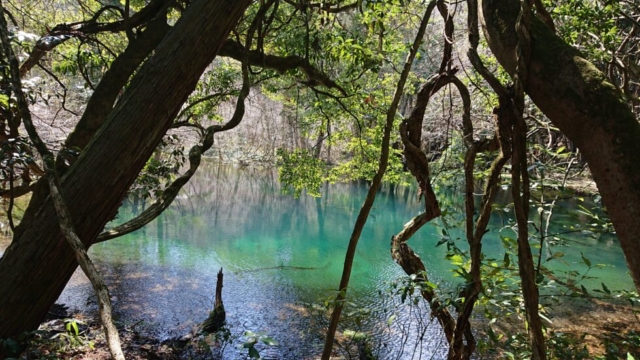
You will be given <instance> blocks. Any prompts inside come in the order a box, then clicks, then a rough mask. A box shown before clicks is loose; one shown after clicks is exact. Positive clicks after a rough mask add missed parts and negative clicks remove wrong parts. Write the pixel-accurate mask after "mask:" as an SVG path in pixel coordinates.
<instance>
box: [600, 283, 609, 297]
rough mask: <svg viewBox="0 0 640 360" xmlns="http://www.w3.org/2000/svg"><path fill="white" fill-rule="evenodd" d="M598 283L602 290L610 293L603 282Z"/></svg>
mask: <svg viewBox="0 0 640 360" xmlns="http://www.w3.org/2000/svg"><path fill="white" fill-rule="evenodd" d="M600 284H601V285H602V290H603V291H604V292H606V293H607V294H608V295H611V290H609V288H608V287H607V286H606V285H605V284H604V283H600Z"/></svg>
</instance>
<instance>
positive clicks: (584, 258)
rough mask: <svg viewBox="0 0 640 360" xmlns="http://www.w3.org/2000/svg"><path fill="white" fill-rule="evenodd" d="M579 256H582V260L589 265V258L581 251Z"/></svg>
mask: <svg viewBox="0 0 640 360" xmlns="http://www.w3.org/2000/svg"><path fill="white" fill-rule="evenodd" d="M580 256H582V261H583V262H584V263H585V264H586V265H587V266H588V267H591V260H589V259H587V258H586V257H585V256H584V254H583V253H580Z"/></svg>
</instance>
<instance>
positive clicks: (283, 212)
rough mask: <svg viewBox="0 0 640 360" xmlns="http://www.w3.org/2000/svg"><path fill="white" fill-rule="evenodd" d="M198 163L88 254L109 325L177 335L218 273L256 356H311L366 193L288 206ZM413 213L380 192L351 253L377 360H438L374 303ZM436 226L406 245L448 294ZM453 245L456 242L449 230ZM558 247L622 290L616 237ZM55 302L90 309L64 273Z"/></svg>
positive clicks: (353, 189)
mask: <svg viewBox="0 0 640 360" xmlns="http://www.w3.org/2000/svg"><path fill="white" fill-rule="evenodd" d="M204 165H206V164H204ZM204 165H203V166H202V167H201V169H200V170H199V172H198V174H197V175H196V177H197V178H196V179H193V180H192V181H191V182H190V183H189V184H188V185H187V186H185V189H183V192H182V194H181V196H180V198H179V199H176V201H175V202H174V204H173V205H172V206H171V207H170V208H169V209H168V210H167V211H166V212H165V213H164V214H163V215H162V216H161V217H160V218H158V219H156V220H155V221H154V222H152V223H151V224H149V225H147V227H145V228H144V229H141V230H139V231H138V232H136V233H133V234H130V235H128V236H125V237H122V238H119V239H115V240H111V241H109V242H106V243H103V244H98V245H95V246H93V247H92V248H91V251H90V254H91V256H92V257H93V259H95V261H96V262H97V263H98V265H99V267H100V269H101V271H102V272H103V274H104V275H105V277H106V280H107V283H108V285H109V287H110V290H111V294H112V296H114V298H115V302H114V310H115V313H116V317H118V318H119V319H120V321H122V322H123V323H125V324H128V325H130V326H133V327H134V328H135V329H136V330H138V331H142V332H144V333H147V334H149V335H152V336H157V337H159V338H169V337H174V336H181V335H184V334H185V333H187V332H188V331H189V330H190V328H191V327H192V326H193V324H195V323H199V322H201V321H202V320H204V318H206V316H207V313H208V311H209V310H211V308H212V298H213V294H214V287H215V275H216V273H217V271H218V270H219V269H220V268H221V267H222V268H224V272H225V283H224V289H223V299H224V302H225V308H226V310H227V320H228V322H229V323H230V324H231V326H232V329H233V330H234V331H236V332H237V333H241V332H242V331H244V330H251V331H264V332H267V333H268V334H269V335H271V336H272V337H274V338H275V339H276V340H277V341H278V342H279V343H280V344H281V345H280V346H277V347H273V348H269V349H263V351H262V353H263V355H267V358H273V359H304V358H312V357H313V356H314V355H317V354H319V353H320V352H321V347H322V338H321V337H320V336H319V335H318V328H319V326H318V324H317V321H316V320H317V319H315V318H314V317H309V316H306V314H307V311H306V310H307V309H308V308H307V307H305V306H306V305H305V304H308V303H321V302H322V301H323V300H324V299H326V298H328V297H329V296H331V295H332V294H334V289H336V287H337V284H338V282H339V279H340V275H341V272H342V264H343V261H344V251H345V249H346V245H347V242H348V239H349V236H350V234H351V231H352V228H353V223H354V222H355V218H356V217H357V214H358V211H359V209H360V206H361V204H362V201H363V199H364V196H365V195H366V191H367V186H366V185H363V184H338V185H330V186H326V187H325V188H324V189H323V192H322V194H323V195H322V197H321V198H319V199H314V198H310V197H301V198H299V199H294V198H293V197H291V196H289V195H284V194H282V192H281V189H280V186H279V185H278V182H277V175H276V174H275V173H273V172H265V171H260V170H252V169H244V170H237V169H234V168H231V167H228V166H218V165H213V164H211V165H208V166H204ZM450 201H451V200H449V202H450ZM570 205H571V204H564V205H562V206H558V207H556V209H555V215H554V219H556V220H559V221H558V222H559V223H574V222H575V219H574V215H571V214H572V213H575V212H574V211H572V210H568V209H570V208H571V206H570ZM419 211H420V204H419V202H418V200H417V198H416V197H415V192H414V191H413V190H411V189H405V188H399V189H398V191H396V192H395V193H392V192H391V191H389V189H386V190H383V191H381V193H380V194H379V197H378V199H377V200H376V203H375V206H374V209H373V211H372V213H371V216H370V218H369V221H368V223H367V226H366V228H365V230H364V232H363V234H362V237H361V240H360V243H359V245H358V252H357V256H356V260H355V264H354V270H353V273H352V276H351V287H350V289H349V295H350V299H351V300H352V301H353V302H355V303H357V304H358V305H360V306H363V307H366V308H368V309H372V310H373V311H374V313H373V314H372V315H370V316H368V317H367V320H366V322H365V323H364V324H363V327H364V329H366V330H370V331H373V332H374V333H376V339H377V341H378V342H379V345H380V347H381V349H382V351H383V355H385V354H386V356H384V357H382V358H392V357H394V358H396V357H397V358H401V359H411V358H415V359H419V358H434V359H440V358H443V357H445V355H444V353H443V350H444V349H443V344H444V340H443V338H442V334H441V332H440V329H439V326H438V325H437V324H436V323H433V324H431V325H429V326H428V327H427V330H426V335H424V336H423V339H425V340H424V341H423V342H422V343H421V344H420V346H419V347H418V350H416V351H422V353H419V352H417V353H416V352H414V348H413V345H415V343H416V340H415V338H417V337H420V336H421V335H422V334H420V333H419V332H418V331H417V330H416V329H417V328H418V327H420V326H421V325H423V323H429V321H430V319H429V317H428V312H426V311H423V312H424V313H423V314H417V313H412V314H406V313H398V314H397V315H399V317H398V322H399V323H402V324H404V327H400V329H398V328H388V327H387V319H388V317H389V316H390V315H391V313H389V312H385V311H384V309H388V308H389V307H390V305H391V304H390V300H388V299H386V298H385V297H384V296H380V293H379V291H386V290H387V289H388V287H389V283H390V282H392V281H394V280H395V279H397V278H399V277H400V276H402V275H403V272H402V270H401V269H400V268H399V267H398V266H397V265H396V264H395V263H394V262H393V261H392V260H391V258H390V255H389V243H390V238H391V236H392V235H393V234H395V233H396V232H398V231H399V230H400V229H401V227H402V225H403V224H404V223H405V222H407V221H408V220H409V219H411V218H412V217H413V216H415V215H417V214H418V213H419ZM134 212H135V210H134V209H133V205H132V204H131V203H125V204H124V205H123V207H122V209H121V210H120V214H119V218H120V221H122V220H125V219H128V218H130V217H132V216H133V213H134ZM505 215H508V214H505ZM505 219H506V218H502V219H501V218H500V217H498V216H496V217H495V218H494V219H493V222H492V226H493V227H494V230H492V231H491V232H489V233H488V234H486V235H485V239H484V243H483V244H484V245H483V250H484V251H485V252H487V253H488V254H490V255H492V256H494V257H496V258H499V259H501V258H502V255H501V254H503V252H504V250H503V249H502V245H501V241H500V239H499V236H498V230H497V228H499V227H501V226H502V224H503V223H504V222H505V221H506V220H505ZM440 226H441V223H440V222H439V221H436V222H435V223H434V224H430V225H426V226H425V227H424V228H423V229H422V230H421V231H420V232H418V233H417V234H416V235H415V236H414V237H413V239H412V240H411V246H412V247H413V248H414V250H415V251H416V253H418V254H420V256H421V257H422V259H423V261H424V263H425V264H426V266H427V269H428V272H429V276H430V280H431V281H432V282H436V283H443V284H447V283H450V282H452V281H453V278H452V276H451V272H450V269H451V268H452V266H451V265H450V264H449V263H448V261H447V260H445V259H444V257H445V254H446V247H445V246H440V247H435V245H436V243H437V242H438V241H439V239H440V237H439V234H440V233H441V228H440ZM554 231H557V232H560V231H563V228H562V227H561V226H559V227H557V230H554V229H552V232H554ZM452 235H453V237H462V235H461V233H460V232H459V231H457V230H455V229H454V230H453V231H452ZM568 237H569V240H570V242H568V244H569V246H567V247H564V248H554V251H563V252H565V253H566V254H567V255H566V256H565V257H564V258H563V259H562V260H563V262H565V263H566V265H564V264H563V262H555V263H557V265H556V266H558V267H562V266H567V267H568V266H573V267H575V266H576V264H577V263H581V262H582V260H581V256H580V253H581V252H583V253H584V254H585V255H586V256H587V257H589V259H590V260H591V261H592V262H593V263H594V264H595V263H606V264H612V265H615V266H607V267H605V268H603V269H596V270H592V272H590V275H593V276H600V277H603V278H604V279H605V280H604V281H605V282H606V284H607V286H608V287H609V288H610V289H612V290H614V289H627V288H628V289H631V288H632V282H631V280H630V278H629V276H628V275H627V272H626V266H625V264H624V259H623V257H622V253H621V250H620V248H619V245H618V243H617V240H616V239H615V238H611V237H607V238H604V237H603V238H601V239H600V240H594V239H591V238H590V237H586V236H584V235H583V234H580V233H578V234H570V235H568ZM294 267H295V268H304V269H293V268H294ZM599 284H600V280H593V281H591V283H587V284H586V285H587V287H588V288H590V286H591V287H599ZM59 302H62V303H66V304H67V305H70V306H71V307H72V308H77V309H80V310H85V311H96V305H95V299H94V296H93V294H92V290H91V287H90V285H89V283H88V281H87V280H86V279H84V278H83V276H82V275H81V274H76V275H74V279H73V281H72V282H71V283H70V284H69V285H68V286H67V288H66V289H65V292H64V293H63V294H62V295H61V297H60V299H59ZM423 310H424V309H423ZM424 314H427V315H426V317H425V315H424ZM416 315H423V317H416ZM421 322H422V323H421ZM402 331H404V332H407V333H410V334H411V336H410V337H411V339H412V340H409V342H408V343H407V344H404V345H403V344H402V343H400V342H399V341H398V338H399V336H398V332H402ZM403 346H404V348H403ZM401 349H404V350H403V351H401ZM227 354H228V355H227V356H225V358H235V357H241V355H240V354H239V353H237V352H234V351H233V349H231V351H228V352H227Z"/></svg>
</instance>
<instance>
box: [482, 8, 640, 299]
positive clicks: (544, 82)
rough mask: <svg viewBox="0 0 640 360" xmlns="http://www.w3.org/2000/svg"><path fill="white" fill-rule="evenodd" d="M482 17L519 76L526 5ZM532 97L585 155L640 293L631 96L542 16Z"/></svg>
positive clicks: (637, 156)
mask: <svg viewBox="0 0 640 360" xmlns="http://www.w3.org/2000/svg"><path fill="white" fill-rule="evenodd" d="M481 11H482V15H481V18H482V25H483V29H484V33H485V37H486V39H487V42H488V44H489V47H490V48H491V50H492V52H493V53H494V54H495V56H496V58H497V59H498V61H499V62H500V64H501V65H502V66H503V67H504V68H505V69H506V70H507V71H508V72H509V73H510V74H512V75H513V74H514V72H515V69H516V57H515V49H516V43H517V36H516V33H515V31H514V29H515V23H516V18H517V15H518V13H519V11H520V3H519V1H518V0H484V1H482V3H481ZM525 91H526V93H527V94H528V95H529V97H530V98H531V99H532V100H533V102H534V103H535V104H536V105H537V106H538V107H539V108H540V109H541V110H542V111H543V112H544V114H545V115H546V116H547V117H549V119H550V120H551V121H552V122H553V123H554V125H556V126H557V127H558V128H559V129H560V130H561V131H562V133H564V134H565V135H566V136H567V137H568V138H569V139H570V140H571V141H573V142H574V143H575V144H576V145H577V146H578V148H579V149H580V151H581V152H582V154H583V155H584V157H585V159H586V161H587V163H588V164H589V168H590V169H591V173H592V174H593V177H594V180H595V182H596V184H597V185H598V189H599V190H600V194H601V195H602V200H603V202H604V205H605V206H606V207H607V210H608V211H609V214H610V216H611V220H612V221H613V225H614V227H615V229H616V232H617V234H618V237H619V238H620V244H621V245H622V249H623V251H624V254H625V257H626V259H627V263H628V265H629V269H630V271H631V275H632V277H633V279H634V282H635V285H636V288H637V289H639V290H640V220H639V219H640V124H639V123H638V120H637V119H636V118H635V117H634V115H633V113H632V112H631V109H630V108H629V106H628V105H627V103H626V102H625V100H624V97H623V94H622V93H621V92H620V91H619V90H618V89H616V87H615V86H614V85H613V84H611V83H609V82H608V81H607V79H606V77H605V75H604V74H603V73H601V72H600V71H599V70H598V69H596V67H595V66H594V65H593V64H591V63H590V62H589V61H588V60H586V59H585V58H584V57H583V56H582V55H581V53H580V52H579V51H578V50H576V49H575V48H573V47H571V46H570V45H568V44H567V43H566V42H564V41H563V40H562V39H561V38H560V37H558V36H557V35H556V34H555V33H554V32H553V31H552V30H551V29H550V28H549V27H547V26H546V25H545V24H544V23H543V22H542V21H541V20H539V19H537V18H533V19H532V23H531V58H530V60H529V64H528V81H527V84H526V86H525Z"/></svg>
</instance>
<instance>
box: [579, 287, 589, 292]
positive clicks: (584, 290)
mask: <svg viewBox="0 0 640 360" xmlns="http://www.w3.org/2000/svg"><path fill="white" fill-rule="evenodd" d="M580 289H582V292H583V293H585V294H589V292H588V291H587V288H586V287H584V285H580Z"/></svg>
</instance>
